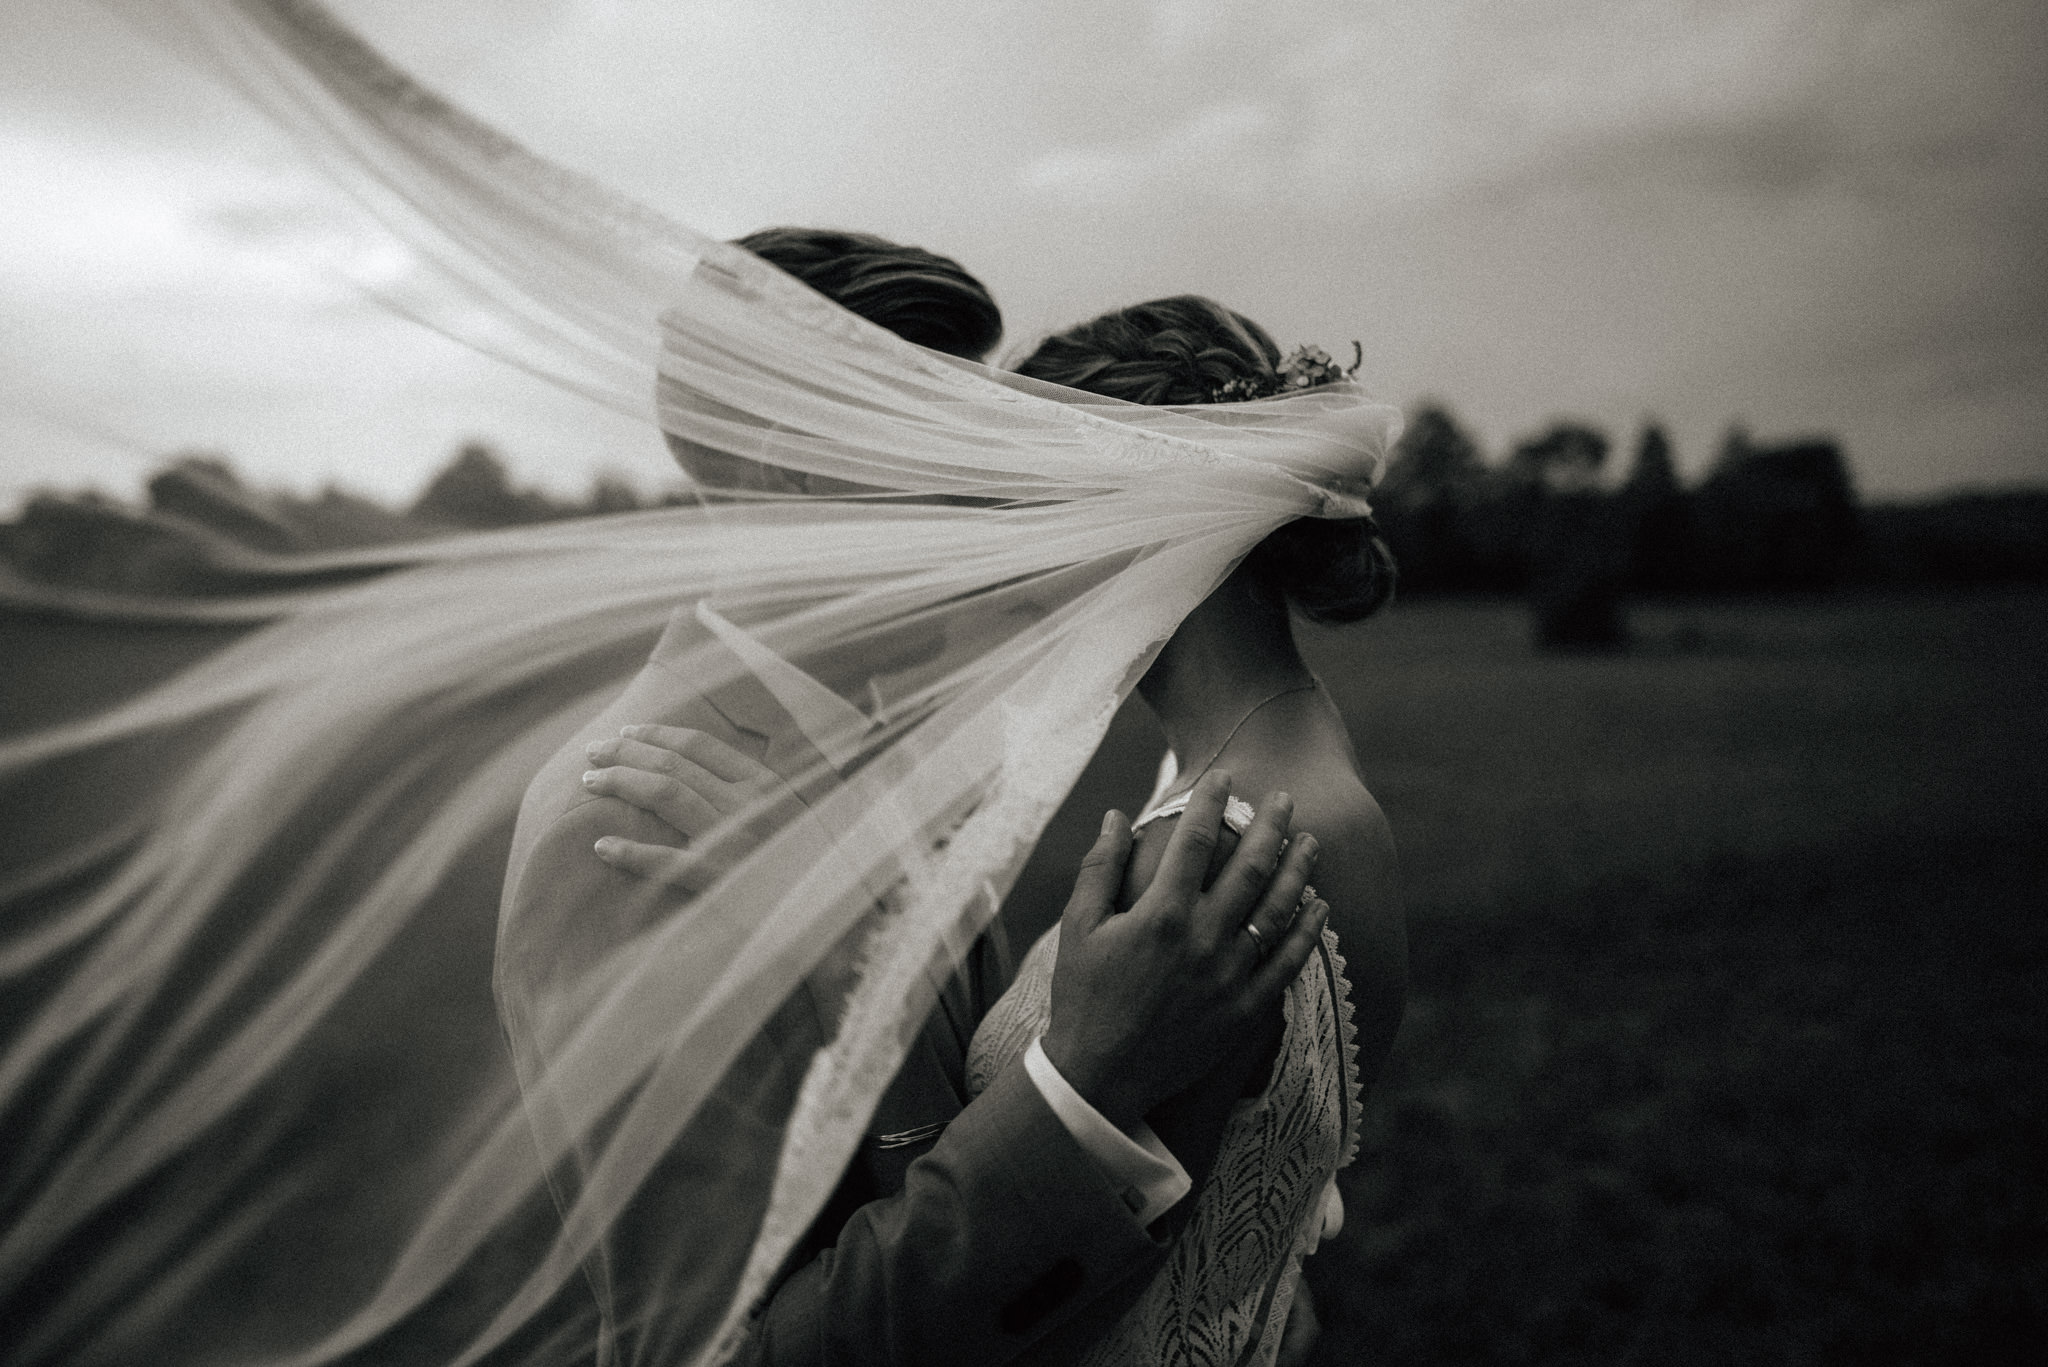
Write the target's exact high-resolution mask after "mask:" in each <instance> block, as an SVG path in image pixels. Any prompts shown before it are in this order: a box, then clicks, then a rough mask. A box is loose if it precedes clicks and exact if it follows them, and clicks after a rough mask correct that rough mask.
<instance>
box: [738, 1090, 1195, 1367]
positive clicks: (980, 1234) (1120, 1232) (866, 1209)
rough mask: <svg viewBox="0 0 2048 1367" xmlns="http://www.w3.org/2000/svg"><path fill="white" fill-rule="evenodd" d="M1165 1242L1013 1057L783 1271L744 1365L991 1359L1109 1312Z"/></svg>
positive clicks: (861, 1365) (1136, 1286)
mask: <svg viewBox="0 0 2048 1367" xmlns="http://www.w3.org/2000/svg"><path fill="white" fill-rule="evenodd" d="M1164 1250H1165V1244H1164V1243H1162V1242H1160V1241H1157V1240H1155V1239H1154V1238H1153V1237H1152V1236H1151V1235H1150V1234H1148V1233H1147V1232H1146V1230H1145V1229H1144V1227H1143V1226H1141V1225H1140V1224H1138V1222H1137V1220H1136V1219H1135V1218H1134V1217H1133V1216H1132V1214H1131V1212H1130V1211H1129V1209H1128V1208H1126V1206H1125V1205H1124V1203H1123V1201H1122V1200H1121V1198H1120V1196H1119V1194H1118V1193H1117V1192H1116V1191H1115V1190H1114V1189H1112V1187H1111V1186H1110V1184H1109V1183H1108V1182H1107V1181H1105V1180H1104V1178H1103V1177H1102V1175H1101V1172H1100V1170H1099V1169H1098V1168H1097V1166H1096V1165H1095V1163H1094V1161H1093V1160H1092V1159H1091V1158H1090V1157H1089V1156H1088V1154H1087V1153H1086V1151H1085V1150H1083V1149H1082V1148H1081V1146H1080V1145H1079V1144H1078V1143H1076V1142H1075V1140H1074V1138H1073V1136H1072V1135H1071V1134H1069V1133H1068V1132H1067V1129H1066V1127H1065V1126H1064V1125H1062V1124H1061V1123H1060V1120H1059V1118H1058V1117H1057V1116H1055V1115H1054V1114H1053V1112H1052V1110H1051V1108H1050V1107H1048V1106H1047V1105H1046V1103H1045V1100H1044V1098H1043V1096H1041V1095H1040V1093H1039V1091H1038V1089H1037V1087H1036V1086H1035V1085H1034V1084H1033V1083H1032V1081H1031V1079H1030V1077H1029V1076H1028V1075H1027V1074H1026V1072H1025V1070H1024V1067H1023V1063H1022V1060H1021V1059H1020V1060H1018V1061H1017V1062H1015V1063H1013V1064H1012V1065H1011V1066H1010V1067H1009V1068H1008V1069H1006V1070H1005V1071H1004V1072H1003V1073H1002V1074H1001V1075H1000V1076H999V1077H998V1078H997V1079H996V1080H995V1082H994V1083H993V1084H992V1085H991V1086H990V1087H989V1089H988V1090H987V1091H985V1092H984V1093H982V1095H981V1096H979V1097H977V1098H976V1099H975V1100H974V1101H973V1102H972V1103H970V1104H969V1105H968V1106H967V1108H966V1109H965V1110H963V1111H961V1112H960V1114H959V1115H958V1116H957V1117H956V1118H955V1119H954V1120H953V1122H952V1123H951V1124H950V1125H949V1126H947V1128H946V1130H945V1132H944V1133H943V1134H942V1135H941V1136H940V1138H939V1140H938V1142H937V1143H936V1144H935V1145H933V1147H932V1149H931V1151H930V1152H929V1153H927V1154H925V1155H924V1156H923V1157H922V1158H919V1159H918V1160H917V1161H916V1162H914V1163H912V1164H911V1165H910V1167H909V1169H908V1171H907V1172H906V1174H905V1177H904V1185H903V1190H902V1192H901V1193H900V1194H898V1195H895V1196H891V1197H886V1198H884V1199H882V1200H877V1201H871V1202H869V1203H867V1204H866V1205H863V1206H861V1207H859V1208H858V1209H856V1210H855V1211H854V1212H853V1213H852V1214H851V1216H850V1217H849V1218H848V1219H847V1221H846V1223H845V1225H844V1226H843V1227H842V1228H841V1230H840V1232H839V1237H838V1240H837V1242H836V1243H835V1244H834V1246H833V1247H831V1248H828V1249H826V1250H824V1251H823V1252H822V1253H820V1254H818V1255H817V1256H816V1257H815V1258H814V1259H812V1260H811V1261H810V1262H808V1263H806V1264H805V1265H803V1266H802V1267H799V1268H798V1269H797V1270H796V1271H795V1272H794V1273H792V1274H791V1275H790V1276H789V1277H788V1278H787V1279H786V1280H784V1281H783V1283H782V1284H781V1286H780V1287H779V1288H778V1290H777V1291H776V1293H775V1294H774V1296H773V1297H772V1298H771V1299H770V1301H769V1303H768V1305H767V1307H766V1308H765V1310H764V1311H763V1312H762V1314H761V1316H760V1318H759V1320H758V1321H757V1323H756V1325H755V1328H754V1332H753V1334H752V1337H751V1338H750V1339H749V1341H748V1345H747V1348H746V1350H745V1351H743V1352H742V1354H741V1355H740V1359H739V1360H740V1361H741V1362H743V1363H746V1364H748V1365H749V1367H813V1365H814V1364H815V1365H816V1367H826V1365H827V1364H830V1365H831V1367H856V1365H858V1367H868V1365H869V1364H873V1365H874V1367H880V1365H881V1364H890V1367H940V1364H985V1365H987V1367H995V1364H1000V1363H1005V1362H1009V1361H1012V1360H1014V1359H1016V1358H1017V1357H1019V1356H1020V1355H1024V1354H1026V1353H1027V1352H1028V1351H1029V1350H1030V1349H1032V1348H1033V1347H1034V1346H1036V1345H1038V1344H1040V1343H1041V1342H1042V1341H1043V1340H1045V1339H1047V1338H1048V1336H1056V1337H1059V1338H1062V1339H1064V1338H1066V1337H1067V1334H1066V1333H1064V1332H1061V1331H1063V1330H1073V1329H1076V1328H1079V1327H1081V1324H1079V1323H1077V1321H1080V1322H1085V1323H1086V1324H1102V1325H1106V1324H1107V1322H1108V1321H1109V1320H1110V1319H1112V1318H1114V1315H1115V1314H1116V1313H1119V1312H1120V1311H1121V1310H1122V1308H1123V1307H1124V1306H1125V1305H1127V1304H1128V1303H1129V1302H1130V1300H1131V1299H1133V1298H1134V1297H1135V1295H1136V1294H1137V1292H1138V1290H1140V1289H1142V1287H1143V1286H1144V1284H1145V1281H1146V1279H1147V1276H1148V1275H1149V1273H1150V1272H1151V1271H1153V1270H1155V1269H1156V1268H1157V1267H1158V1265H1159V1261H1160V1259H1161V1257H1162V1256H1163V1253H1164Z"/></svg>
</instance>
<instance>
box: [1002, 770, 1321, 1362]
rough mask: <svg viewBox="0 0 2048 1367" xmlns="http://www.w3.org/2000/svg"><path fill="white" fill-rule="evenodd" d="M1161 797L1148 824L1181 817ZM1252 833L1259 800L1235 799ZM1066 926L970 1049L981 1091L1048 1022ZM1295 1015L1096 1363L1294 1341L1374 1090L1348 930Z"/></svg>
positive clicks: (1186, 1358) (1316, 963)
mask: <svg viewBox="0 0 2048 1367" xmlns="http://www.w3.org/2000/svg"><path fill="white" fill-rule="evenodd" d="M1184 805H1185V800H1184V799H1183V800H1182V801H1180V802H1175V803H1167V804H1164V805H1162V806H1155V807H1153V808H1152V809H1151V810H1150V811H1148V812H1147V813H1146V814H1145V815H1144V816H1142V817H1140V818H1139V820H1138V822H1137V825H1138V826H1139V827H1141V828H1142V827H1143V826H1144V825H1146V824H1147V823H1149V822H1152V821H1156V820H1159V819H1161V818H1163V817H1167V816H1172V815H1175V814H1177V813H1178V812H1179V811H1180V810H1181V808H1182V807H1183V806H1184ZM1230 806H1231V810H1230V812H1229V814H1228V815H1227V817H1226V819H1227V820H1228V821H1229V823H1230V825H1231V826H1232V828H1233V829H1235V830H1237V831H1238V832H1239V833H1240V834H1242V833H1243V830H1244V828H1245V827H1246V826H1247V825H1249V824H1250V820H1251V808H1250V807H1248V806H1246V805H1245V804H1243V803H1241V802H1238V801H1236V800H1233V801H1232V802H1231V804H1230ZM1059 952H1060V928H1059V927H1058V926H1057V925H1055V926H1054V927H1053V928H1052V929H1051V930H1048V931H1047V932H1046V933H1045V934H1044V935H1042V936H1040V937H1039V940H1038V943H1036V944H1035V945H1033V946H1032V947H1031V952H1030V953H1029V954H1028V955H1026V956H1025V959H1024V962H1023V964H1022V966H1021V967H1020V968H1019V970H1018V973H1017V979H1016V981H1015V982H1014V983H1012V984H1011V985H1010V989H1009V991H1007V992H1005V993H1004V994H1003V996H1002V997H1001V998H1000V999H999V1000H998V1001H997V1002H996V1004H995V1005H994V1006H993V1007H991V1008H990V1009H989V1013H988V1015H987V1016H986V1017H984V1018H983V1020H982V1023H981V1026H980V1028H979V1029H977V1030H976V1031H975V1032H974V1040H973V1043H972V1045H971V1046H970V1047H969V1050H968V1055H967V1087H968V1091H969V1092H970V1093H974V1094H977V1095H978V1094H979V1093H980V1092H981V1090H982V1089H983V1088H985V1087H987V1086H988V1085H989V1084H990V1083H991V1082H992V1081H994V1079H995V1077H996V1075H997V1074H998V1073H1000V1072H1001V1071H1002V1070H1003V1069H1004V1068H1005V1067H1007V1066H1008V1065H1009V1064H1010V1063H1011V1062H1012V1061H1014V1060H1015V1059H1017V1058H1018V1057H1019V1056H1021V1055H1022V1054H1023V1052H1024V1051H1025V1050H1026V1049H1028V1048H1030V1047H1031V1041H1032V1040H1034V1039H1036V1038H1038V1036H1040V1035H1042V1034H1043V1033H1045V1028H1046V1025H1047V1023H1048V1021H1049V1019H1050V1017H1051V1013H1052V976H1053V968H1054V966H1055V965H1056V964H1057V963H1058V961H1059ZM1282 1009H1283V1012H1284V1014H1285V1019H1286V1024H1285V1026H1284V1028H1283V1030H1282V1032H1281V1037H1280V1047H1279V1052H1278V1053H1277V1055H1276V1056H1275V1058H1274V1061H1273V1071H1272V1075H1271V1077H1270V1078H1269V1079H1268V1081H1267V1084H1266V1087H1265V1090H1264V1091H1262V1092H1261V1093H1260V1094H1259V1095H1258V1096H1256V1097H1253V1098H1250V1099H1247V1100H1244V1101H1240V1102H1238V1103H1237V1105H1236V1106H1235V1107H1234V1108H1232V1111H1231V1115H1230V1119H1229V1121H1228V1123H1227V1124H1226V1126H1225V1128H1224V1132H1223V1144H1222V1147H1221V1149H1220V1150H1219V1151H1218V1152H1217V1156H1216V1166H1215V1168H1214V1170H1213V1171H1212V1172H1211V1173H1210V1174H1209V1178H1208V1180H1207V1181H1206V1182H1204V1183H1203V1184H1202V1187H1201V1189H1200V1191H1198V1192H1197V1193H1196V1194H1195V1197H1194V1201H1195V1210H1194V1216H1193V1218H1192V1219H1190V1220H1189V1222H1188V1224H1187V1226H1186V1228H1184V1229H1183V1230H1182V1231H1181V1234H1180V1237H1179V1238H1178V1239H1177V1240H1176V1241H1175V1243H1174V1246H1173V1250H1172V1252H1171V1253H1170V1254H1169V1255H1168V1256H1167V1260H1166V1265H1165V1266H1164V1267H1162V1268H1160V1269H1159V1272H1158V1273H1157V1274H1156V1275H1155V1276H1154V1277H1153V1279H1152V1282H1151V1284H1150V1285H1149V1286H1147V1287H1146V1288H1145V1290H1144V1292H1143V1293H1142V1294H1141V1295H1140V1296H1139V1298H1138V1302H1137V1304H1135V1305H1133V1306H1132V1307H1131V1308H1130V1310H1128V1311H1127V1312H1125V1314H1124V1316H1123V1318H1122V1319H1120V1320H1119V1321H1117V1323H1116V1326H1115V1327H1114V1328H1113V1329H1112V1330H1111V1331H1110V1332H1109V1334H1108V1335H1107V1336H1106V1337H1104V1338H1103V1339H1102V1340H1101V1341H1100V1342H1098V1343H1096V1344H1095V1345H1094V1346H1093V1347H1092V1348H1091V1349H1090V1350H1089V1351H1088V1352H1087V1354H1086V1355H1084V1356H1083V1357H1082V1358H1081V1359H1079V1361H1080V1363H1081V1364H1083V1367H1150V1365H1151V1364H1162V1365H1163V1364H1168V1363H1172V1364H1175V1365H1176V1367H1212V1364H1213V1367H1236V1365H1238V1364H1259V1365H1260V1367H1267V1365H1269V1364H1271V1363H1272V1362H1273V1360H1274V1357H1275V1355H1276V1354H1278V1352H1279V1351H1280V1338H1281V1334H1282V1332H1283V1331H1284V1330H1285V1329H1286V1326H1287V1312H1288V1308H1289V1307H1290V1306H1291V1305H1292V1304H1293V1301H1294V1291H1295V1287H1296V1286H1297V1285H1298V1284H1299V1282H1300V1277H1301V1261H1302V1259H1303V1258H1305V1257H1307V1256H1308V1255H1309V1254H1310V1253H1313V1252H1314V1251H1315V1248H1316V1244H1317V1243H1318V1242H1319V1241H1320V1240H1321V1238H1322V1236H1323V1230H1324V1221H1325V1208H1326V1205H1328V1204H1329V1203H1330V1202H1331V1201H1332V1199H1333V1198H1334V1196H1335V1192H1334V1190H1333V1189H1332V1183H1333V1179H1334V1178H1335V1175H1336V1173H1337V1172H1338V1171H1339V1170H1340V1169H1342V1168H1344V1167H1345V1166H1347V1165H1348V1164H1349V1163H1350V1162H1351V1160H1352V1158H1353V1156H1354V1155H1355V1154H1356V1153H1357V1151H1358V1126H1359V1119H1360V1100H1359V1097H1360V1087H1359V1079H1358V1049H1357V1043H1356V1035H1355V1032H1354V1030H1353V1027H1352V1023H1351V1018H1352V1007H1351V984H1350V981H1349V980H1348V979H1347V978H1346V977H1345V976H1344V956H1343V955H1342V954H1340V953H1339V952H1338V950H1337V936H1336V933H1335V932H1334V931H1331V930H1329V929H1327V928H1326V929H1325V930H1324V931H1323V939H1322V944H1321V945H1320V946H1319V947H1318V952H1317V953H1315V954H1313V955H1311V956H1310V958H1309V961H1308V962H1307V963H1306V964H1304V965H1303V966H1302V970H1301V973H1300V974H1299V975H1298V976H1297V977H1296V978H1295V979H1294V981H1293V982H1292V983H1289V984H1288V986H1287V991H1286V994H1285V996H1284V998H1283V999H1282Z"/></svg>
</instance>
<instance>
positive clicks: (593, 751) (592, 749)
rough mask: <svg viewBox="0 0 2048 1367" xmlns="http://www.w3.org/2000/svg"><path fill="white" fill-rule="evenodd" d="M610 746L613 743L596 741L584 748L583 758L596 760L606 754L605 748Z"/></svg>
mask: <svg viewBox="0 0 2048 1367" xmlns="http://www.w3.org/2000/svg"><path fill="white" fill-rule="evenodd" d="M610 744H611V742H610V741H608V740H594V741H592V742H590V744H588V745H586V746H584V747H583V757H584V758H585V759H596V758H597V757H598V756H599V755H601V754H603V753H604V748H605V746H607V745H610Z"/></svg>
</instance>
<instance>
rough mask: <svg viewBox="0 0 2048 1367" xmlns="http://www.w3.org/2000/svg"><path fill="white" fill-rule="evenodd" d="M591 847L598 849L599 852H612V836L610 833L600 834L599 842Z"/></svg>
mask: <svg viewBox="0 0 2048 1367" xmlns="http://www.w3.org/2000/svg"><path fill="white" fill-rule="evenodd" d="M590 848H592V849H593V850H596V851H597V852H598V853H599V854H610V853H611V852H612V837H610V836H608V835H605V836H599V837H598V840H597V843H596V844H595V845H592V846H591V847H590Z"/></svg>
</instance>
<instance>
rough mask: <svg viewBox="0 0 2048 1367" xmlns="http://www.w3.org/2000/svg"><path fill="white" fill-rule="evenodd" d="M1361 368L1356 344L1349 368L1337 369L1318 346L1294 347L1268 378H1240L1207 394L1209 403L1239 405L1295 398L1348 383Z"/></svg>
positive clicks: (1362, 359)
mask: <svg viewBox="0 0 2048 1367" xmlns="http://www.w3.org/2000/svg"><path fill="white" fill-rule="evenodd" d="M1364 364H1365V348H1364V347H1363V346H1360V345H1359V344H1358V343H1357V342H1353V343H1352V344H1351V364H1350V365H1348V366H1340V365H1338V364H1337V363H1336V362H1335V361H1333V360H1331V359H1330V353H1329V352H1327V351H1325V350H1323V349H1322V348H1321V347H1319V346H1298V347H1296V348H1295V349H1294V350H1292V351H1290V352H1288V353H1287V358H1286V359H1285V360H1283V361H1282V362H1280V366H1279V369H1277V370H1275V371H1274V372H1273V373H1272V374H1271V375H1240V376H1238V377H1237V378H1236V379H1234V380H1226V381H1224V382H1223V383H1222V384H1219V385H1217V386H1215V387H1214V388H1213V389H1211V390H1210V391H1209V402H1210V403H1239V402H1242V401H1244V400H1246V399H1264V398H1269V397H1271V396H1272V395H1274V394H1295V393H1299V392H1300V391H1301V390H1304V389H1314V388H1315V387H1316V386H1317V385H1325V384H1335V383H1336V382H1337V381H1339V380H1348V379H1350V378H1351V377H1352V376H1353V375H1355V374H1357V373H1358V368H1359V367H1360V366H1361V365H1364Z"/></svg>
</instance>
